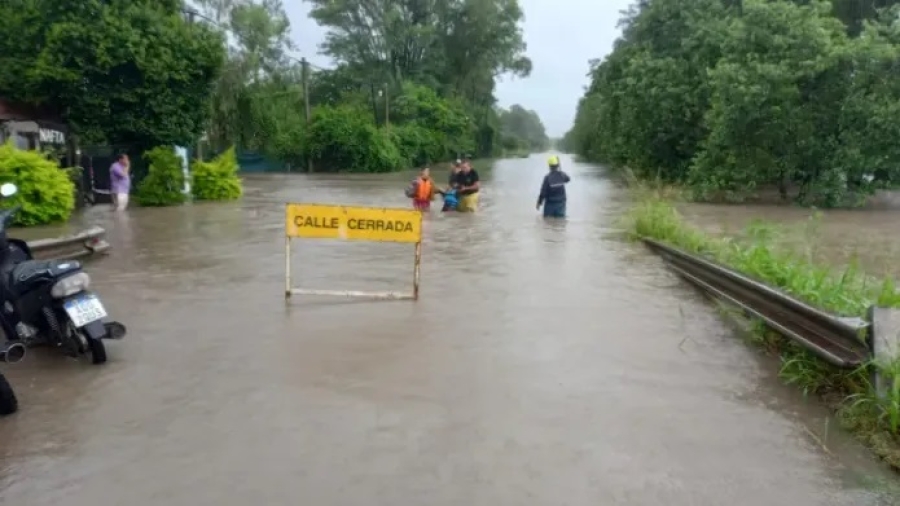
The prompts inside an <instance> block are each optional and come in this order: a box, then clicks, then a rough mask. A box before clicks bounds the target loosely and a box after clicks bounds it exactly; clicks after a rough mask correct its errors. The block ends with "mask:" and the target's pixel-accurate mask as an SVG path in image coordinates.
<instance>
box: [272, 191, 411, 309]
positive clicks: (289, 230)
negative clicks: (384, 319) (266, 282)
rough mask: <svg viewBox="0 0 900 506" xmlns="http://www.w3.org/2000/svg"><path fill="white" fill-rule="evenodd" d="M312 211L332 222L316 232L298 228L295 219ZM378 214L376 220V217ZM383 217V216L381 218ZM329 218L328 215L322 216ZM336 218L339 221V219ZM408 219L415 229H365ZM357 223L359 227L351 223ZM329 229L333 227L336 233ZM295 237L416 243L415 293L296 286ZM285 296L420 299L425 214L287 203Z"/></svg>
mask: <svg viewBox="0 0 900 506" xmlns="http://www.w3.org/2000/svg"><path fill="white" fill-rule="evenodd" d="M304 211H305V212H306V213H307V215H309V214H318V215H319V216H317V218H321V215H322V214H327V215H329V216H328V218H327V219H328V220H329V221H328V225H330V226H327V227H324V230H323V229H322V228H319V229H317V230H316V231H314V232H305V231H304V230H303V228H300V227H298V225H296V224H295V223H294V220H295V219H296V218H298V217H300V218H302V215H301V214H300V213H301V212H304ZM373 216H374V217H376V218H375V219H372V217H373ZM379 218H380V219H379ZM321 219H325V218H321ZM335 220H336V221H335ZM404 220H407V221H406V223H407V225H411V230H401V231H395V230H383V229H377V228H375V229H374V230H373V228H368V229H366V228H364V227H363V226H362V225H364V224H368V225H372V224H377V223H375V222H377V221H381V222H382V223H384V222H392V223H401V222H404ZM351 224H354V225H356V226H355V227H350V226H349V225H351ZM328 229H331V230H333V232H331V231H329V230H328ZM294 239H337V240H342V241H368V242H393V243H407V244H408V243H413V244H415V260H414V262H413V282H412V285H413V286H412V292H397V291H383V292H366V291H359V290H320V289H309V288H300V287H294V286H292V285H293V274H294V273H293V272H292V267H291V263H292V262H291V259H292V258H291V257H292V254H293V248H292V244H293V240H294ZM284 258H285V261H284V298H285V299H286V300H287V299H290V298H291V297H292V296H294V295H324V296H337V297H361V298H370V299H380V300H418V299H419V284H420V280H421V277H422V273H421V267H422V213H421V212H420V211H416V210H413V209H399V208H390V207H365V206H343V205H328V204H300V203H288V204H286V205H285V230H284Z"/></svg>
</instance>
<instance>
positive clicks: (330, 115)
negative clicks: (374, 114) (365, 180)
mask: <svg viewBox="0 0 900 506" xmlns="http://www.w3.org/2000/svg"><path fill="white" fill-rule="evenodd" d="M369 116H370V115H369V114H368V113H367V112H366V111H363V110H361V109H359V108H357V107H354V106H346V105H345V106H339V107H319V108H318V109H316V112H315V113H314V115H313V118H312V122H311V123H310V126H309V130H308V131H307V135H306V141H307V144H306V150H307V154H308V155H309V156H311V157H312V159H313V163H314V164H315V166H316V168H317V169H319V170H323V169H324V170H334V171H339V172H344V171H346V172H390V171H393V170H397V169H399V168H401V166H402V165H403V158H402V156H401V154H400V150H399V149H397V146H396V145H395V144H394V143H393V142H392V141H391V138H390V135H389V134H387V133H386V132H385V131H383V130H381V129H379V128H378V127H376V126H375V125H374V124H373V123H372V120H371V119H370V117H369Z"/></svg>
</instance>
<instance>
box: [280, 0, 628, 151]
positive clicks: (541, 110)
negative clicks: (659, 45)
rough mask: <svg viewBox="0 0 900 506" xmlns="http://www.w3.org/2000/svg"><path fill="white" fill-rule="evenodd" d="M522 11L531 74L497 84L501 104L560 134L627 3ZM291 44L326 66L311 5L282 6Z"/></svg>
mask: <svg viewBox="0 0 900 506" xmlns="http://www.w3.org/2000/svg"><path fill="white" fill-rule="evenodd" d="M519 1H520V3H521V5H522V7H523V9H524V10H525V41H526V42H527V44H528V56H529V57H530V58H531V60H532V63H533V64H534V70H533V71H532V73H531V76H530V77H528V78H527V79H515V80H512V79H509V78H504V80H503V81H502V82H500V83H498V85H497V98H498V99H499V100H500V105H502V106H504V107H509V106H510V105H512V104H521V105H522V106H524V107H526V108H528V109H534V110H535V111H537V112H538V114H539V115H540V117H541V120H542V121H543V122H544V126H545V127H546V128H547V134H548V135H550V136H551V137H559V136H562V135H563V134H564V133H565V132H566V131H567V130H568V129H569V127H571V126H572V120H573V119H574V117H575V108H576V107H577V105H578V99H579V98H581V95H582V94H583V93H584V86H585V85H586V84H587V76H586V74H587V71H588V60H590V59H591V58H599V57H602V56H604V55H606V54H607V53H608V52H609V51H610V50H611V49H612V44H613V41H614V40H615V39H616V37H617V36H618V34H619V31H618V30H617V29H616V24H617V23H618V20H619V12H620V11H621V10H623V9H625V8H627V7H628V5H629V4H630V3H631V0H519ZM285 7H286V10H287V12H288V15H289V16H290V18H291V25H292V32H293V39H294V42H295V43H296V44H297V46H298V47H299V50H300V54H301V55H302V56H306V57H307V58H308V59H309V61H310V62H312V63H313V64H315V65H319V66H321V67H330V66H331V65H330V62H329V59H328V58H327V57H324V56H321V55H319V54H318V50H317V45H318V44H319V43H320V42H321V41H322V39H323V37H324V34H325V30H324V29H322V28H321V27H319V26H318V25H316V23H315V21H313V20H311V19H309V18H308V17H307V13H308V12H309V4H307V3H306V2H300V1H288V2H285Z"/></svg>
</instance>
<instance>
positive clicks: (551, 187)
mask: <svg viewBox="0 0 900 506" xmlns="http://www.w3.org/2000/svg"><path fill="white" fill-rule="evenodd" d="M547 165H549V166H550V172H549V173H548V174H547V175H546V176H544V182H543V184H541V193H540V194H539V195H538V200H537V209H538V210H539V211H540V209H541V206H543V207H544V218H565V217H566V184H567V183H568V182H569V181H570V180H571V179H570V178H569V175H568V174H566V173H565V172H563V171H562V170H561V169H560V164H559V157H558V156H555V155H554V156H551V157H550V159H549V160H547Z"/></svg>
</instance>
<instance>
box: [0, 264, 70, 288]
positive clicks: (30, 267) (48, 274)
mask: <svg viewBox="0 0 900 506" xmlns="http://www.w3.org/2000/svg"><path fill="white" fill-rule="evenodd" d="M77 270H81V262H78V261H76V260H29V261H27V262H22V263H20V264H17V265H16V266H15V267H13V269H12V271H11V272H10V273H9V281H10V283H9V284H10V286H11V287H12V289H13V291H15V292H18V293H24V292H27V291H28V290H30V289H31V288H32V287H34V286H35V285H38V284H41V283H48V282H50V281H53V280H56V279H57V278H59V277H60V276H62V275H64V274H67V273H69V272H73V271H77Z"/></svg>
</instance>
